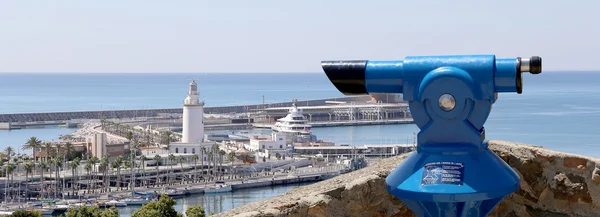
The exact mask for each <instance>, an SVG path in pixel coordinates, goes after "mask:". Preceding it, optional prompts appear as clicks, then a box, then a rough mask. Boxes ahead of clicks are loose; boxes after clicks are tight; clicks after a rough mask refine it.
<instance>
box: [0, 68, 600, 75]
mask: <svg viewBox="0 0 600 217" xmlns="http://www.w3.org/2000/svg"><path fill="white" fill-rule="evenodd" d="M542 72H546V73H565V72H586V73H593V72H600V69H598V70H548V71H542ZM116 73H121V74H123V73H125V74H285V73H290V74H313V73H323V72H0V74H116Z"/></svg>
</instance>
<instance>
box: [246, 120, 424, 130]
mask: <svg viewBox="0 0 600 217" xmlns="http://www.w3.org/2000/svg"><path fill="white" fill-rule="evenodd" d="M412 123H414V121H413V119H412V118H407V119H396V120H394V119H392V120H358V121H318V122H309V124H310V125H312V127H340V126H364V125H386V124H412ZM252 126H254V127H255V128H265V129H270V128H271V127H272V126H273V124H265V123H254V124H252Z"/></svg>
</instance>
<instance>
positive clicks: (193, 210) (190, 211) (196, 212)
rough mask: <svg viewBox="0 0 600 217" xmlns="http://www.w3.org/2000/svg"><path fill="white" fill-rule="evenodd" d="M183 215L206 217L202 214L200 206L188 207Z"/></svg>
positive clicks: (202, 208)
mask: <svg viewBox="0 0 600 217" xmlns="http://www.w3.org/2000/svg"><path fill="white" fill-rule="evenodd" d="M185 215H186V216H187V217H206V213H205V212H204V207H202V206H190V207H188V208H187V210H185Z"/></svg>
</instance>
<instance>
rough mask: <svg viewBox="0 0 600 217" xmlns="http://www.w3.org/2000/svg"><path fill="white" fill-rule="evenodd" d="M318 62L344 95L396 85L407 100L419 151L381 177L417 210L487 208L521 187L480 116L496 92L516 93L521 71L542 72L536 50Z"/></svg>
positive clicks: (445, 212) (457, 212)
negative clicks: (514, 53) (528, 55)
mask: <svg viewBox="0 0 600 217" xmlns="http://www.w3.org/2000/svg"><path fill="white" fill-rule="evenodd" d="M321 65H322V67H323V70H324V71H325V73H326V74H327V77H329V79H330V80H331V82H332V83H333V84H334V85H335V87H336V88H337V89H338V90H339V91H341V92H342V93H344V94H346V95H360V94H368V93H402V94H403V97H404V100H405V101H408V103H409V107H410V112H411V114H412V116H413V119H414V121H415V123H416V124H417V126H418V127H419V128H420V129H421V131H420V132H419V134H418V146H417V151H416V152H414V153H412V154H411V155H410V156H409V157H408V158H407V159H406V160H404V162H403V163H402V164H401V165H400V166H399V167H398V168H396V169H395V170H394V171H392V173H391V174H390V175H389V176H388V177H387V178H386V184H387V190H388V191H389V192H390V193H391V194H393V195H395V196H396V197H398V198H400V199H401V200H402V201H403V202H404V203H405V204H406V205H407V206H408V207H409V208H410V209H411V210H413V212H415V214H417V215H418V216H423V217H425V216H427V217H433V216H435V217H438V216H439V217H441V216H449V217H450V216H462V217H467V216H469V217H479V216H487V215H488V214H489V213H490V211H492V209H493V208H494V207H495V206H496V205H497V204H498V203H500V201H501V200H502V199H503V198H504V197H505V196H506V195H508V194H510V193H512V192H515V191H516V190H517V189H518V188H519V176H518V175H517V174H516V173H515V171H513V170H512V169H511V168H510V167H509V166H508V165H507V164H506V163H505V162H504V161H502V159H500V158H499V157H498V156H497V155H496V154H494V153H493V152H492V151H490V150H489V149H488V147H487V142H486V141H485V129H484V127H483V124H484V123H485V121H486V120H487V118H488V115H489V114H490V111H491V109H492V104H494V102H495V101H496V99H497V96H498V95H497V93H500V92H517V93H519V94H520V93H521V92H522V88H523V86H522V77H521V73H523V72H530V73H532V74H539V73H541V71H542V59H541V58H540V57H537V56H534V57H531V58H529V59H526V58H520V57H518V58H496V56H495V55H464V56H462V55H459V56H410V57H406V58H405V59H404V60H395V61H372V60H368V61H367V60H353V61H323V62H322V63H321Z"/></svg>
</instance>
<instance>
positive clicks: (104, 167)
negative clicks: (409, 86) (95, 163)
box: [99, 155, 110, 192]
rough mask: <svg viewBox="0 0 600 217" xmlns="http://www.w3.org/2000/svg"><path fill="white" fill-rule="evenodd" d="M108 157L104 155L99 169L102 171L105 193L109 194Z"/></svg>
mask: <svg viewBox="0 0 600 217" xmlns="http://www.w3.org/2000/svg"><path fill="white" fill-rule="evenodd" d="M108 166H109V165H108V156H106V155H104V156H103V157H102V160H100V166H99V169H100V170H102V181H104V190H105V191H104V192H108V187H109V184H110V183H109V182H108V181H109V180H108V179H109V178H108V169H109V168H108Z"/></svg>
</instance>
